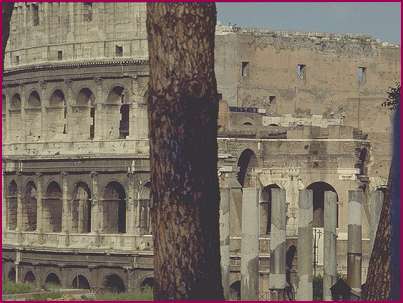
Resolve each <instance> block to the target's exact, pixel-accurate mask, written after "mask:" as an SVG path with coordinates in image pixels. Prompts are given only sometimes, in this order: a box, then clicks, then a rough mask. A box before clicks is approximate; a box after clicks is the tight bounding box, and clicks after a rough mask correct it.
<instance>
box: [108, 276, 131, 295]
mask: <svg viewBox="0 0 403 303" xmlns="http://www.w3.org/2000/svg"><path fill="white" fill-rule="evenodd" d="M102 286H103V288H104V289H106V290H108V291H109V292H112V293H120V292H125V291H126V286H125V283H124V282H123V279H122V278H121V277H120V276H119V275H117V274H108V275H106V276H105V277H104V282H103V285H102Z"/></svg>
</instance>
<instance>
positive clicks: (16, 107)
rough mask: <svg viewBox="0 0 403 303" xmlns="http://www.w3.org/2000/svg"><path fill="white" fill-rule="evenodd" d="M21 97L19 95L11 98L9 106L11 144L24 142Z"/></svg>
mask: <svg viewBox="0 0 403 303" xmlns="http://www.w3.org/2000/svg"><path fill="white" fill-rule="evenodd" d="M21 110H22V106H21V96H20V95H19V94H14V95H13V96H12V98H11V102H10V106H9V109H8V111H9V119H10V122H9V141H10V142H20V141H22V140H23V130H24V128H23V127H21V125H22V122H23V121H22V117H21Z"/></svg>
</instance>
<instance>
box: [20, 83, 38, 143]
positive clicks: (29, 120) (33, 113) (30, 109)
mask: <svg viewBox="0 0 403 303" xmlns="http://www.w3.org/2000/svg"><path fill="white" fill-rule="evenodd" d="M41 116H42V109H41V98H40V96H39V94H38V93H37V92H36V91H33V92H31V94H30V95H29V97H28V101H27V107H26V108H25V118H24V122H25V130H26V132H27V133H26V134H27V140H28V141H38V140H39V139H40V138H41V133H42V118H41Z"/></svg>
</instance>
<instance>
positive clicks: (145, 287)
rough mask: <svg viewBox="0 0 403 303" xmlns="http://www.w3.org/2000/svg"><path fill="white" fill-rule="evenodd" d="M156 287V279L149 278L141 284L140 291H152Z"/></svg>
mask: <svg viewBox="0 0 403 303" xmlns="http://www.w3.org/2000/svg"><path fill="white" fill-rule="evenodd" d="M153 287H154V278H153V277H148V278H145V279H144V280H143V282H141V285H140V290H141V291H146V290H152V289H153Z"/></svg>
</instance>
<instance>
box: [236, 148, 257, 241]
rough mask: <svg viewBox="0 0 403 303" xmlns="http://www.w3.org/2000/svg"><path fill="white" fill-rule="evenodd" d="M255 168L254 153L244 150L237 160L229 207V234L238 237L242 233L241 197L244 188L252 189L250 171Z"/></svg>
mask: <svg viewBox="0 0 403 303" xmlns="http://www.w3.org/2000/svg"><path fill="white" fill-rule="evenodd" d="M256 166H257V158H256V155H255V153H254V152H253V151H252V150H250V149H245V150H244V151H243V152H242V153H241V155H240V157H239V160H238V174H237V180H238V183H239V185H238V184H236V185H235V184H234V186H232V190H231V194H232V201H231V205H230V209H231V211H230V221H231V225H232V226H231V234H232V235H235V236H240V235H241V232H242V196H243V188H244V187H254V186H255V184H253V179H252V170H253V169H254V168H255V167H256ZM235 183H236V182H235Z"/></svg>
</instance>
